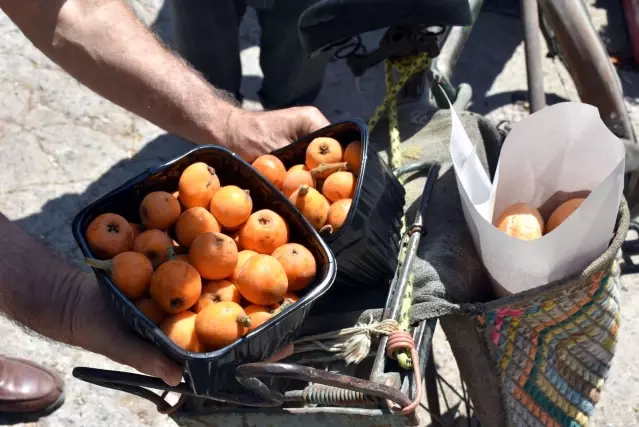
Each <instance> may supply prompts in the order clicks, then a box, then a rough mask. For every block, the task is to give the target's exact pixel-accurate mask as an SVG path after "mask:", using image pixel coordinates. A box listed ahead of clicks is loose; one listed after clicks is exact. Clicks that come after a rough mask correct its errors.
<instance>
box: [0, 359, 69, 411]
mask: <svg viewBox="0 0 639 427" xmlns="http://www.w3.org/2000/svg"><path fill="white" fill-rule="evenodd" d="M62 403H64V383H63V381H62V379H61V378H60V377H59V376H58V375H56V374H55V373H54V372H52V371H50V370H48V369H45V368H42V367H40V366H38V365H36V364H35V363H33V362H30V361H28V360H22V359H13V358H9V357H4V356H0V424H3V423H18V422H21V423H22V422H33V421H35V420H36V419H38V418H40V417H43V416H45V415H49V414H50V413H52V412H53V411H55V410H56V409H58V408H59V407H60V406H62Z"/></svg>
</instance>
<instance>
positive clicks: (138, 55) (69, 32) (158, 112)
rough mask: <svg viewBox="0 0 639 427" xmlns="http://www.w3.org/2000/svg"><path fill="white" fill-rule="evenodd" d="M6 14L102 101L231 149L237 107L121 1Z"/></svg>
mask: <svg viewBox="0 0 639 427" xmlns="http://www.w3.org/2000/svg"><path fill="white" fill-rule="evenodd" d="M0 7H2V9H3V10H4V11H5V12H6V13H7V15H8V16H9V17H10V18H11V19H12V20H13V21H14V22H15V23H16V25H18V27H20V29H21V30H22V31H23V32H24V34H25V35H26V36H27V37H28V38H29V39H30V40H31V42H32V43H33V44H34V45H35V46H36V47H37V48H39V49H40V50H41V51H42V52H44V53H45V54H46V55H47V56H49V57H50V58H51V59H52V60H53V61H54V62H56V63H57V64H58V65H60V66H61V67H62V68H63V69H65V70H66V71H67V72H68V73H69V74H71V75H72V76H73V77H75V78H76V79H77V80H78V81H80V82H81V83H83V84H84V85H86V86H87V87H89V88H90V89H92V90H93V91H95V92H97V93H98V94H100V95H102V96H104V97H105V98H107V99H109V100H111V101H112V102H114V103H116V104H118V105H120V106H122V107H123V108H125V109H127V110H129V111H132V112H134V113H136V114H138V115H140V116H141V117H144V118H146V119H147V120H149V121H151V122H153V123H155V124H156V125H158V126H160V127H162V128H164V129H165V130H167V131H169V132H171V133H174V134H177V135H180V136H182V137H184V138H187V139H189V140H191V141H193V142H195V143H199V144H202V143H214V144H220V145H227V143H229V141H228V137H229V129H228V121H229V115H230V114H231V113H232V112H234V111H235V110H236V107H235V106H234V105H233V104H232V103H231V102H229V101H227V100H225V99H224V96H223V95H222V93H221V92H219V91H217V90H215V89H214V88H212V87H211V86H210V85H209V84H208V83H207V82H206V81H205V80H204V79H203V78H202V77H201V76H200V75H199V74H198V73H197V72H195V71H194V70H192V69H191V68H190V67H189V66H188V65H187V64H185V63H184V62H183V61H182V60H181V59H180V58H178V57H177V56H176V55H174V54H173V53H172V52H170V51H169V50H168V49H166V48H165V47H164V46H163V45H162V44H161V43H160V42H159V41H158V40H157V38H156V37H155V36H154V35H153V34H152V33H151V31H149V30H148V29H147V28H146V26H145V25H144V24H143V23H142V22H141V21H140V20H139V19H138V18H137V17H136V16H135V14H134V13H133V11H132V10H131V9H130V8H129V7H128V6H127V5H126V4H125V3H124V2H123V1H122V0H66V1H65V0H46V1H45V0H20V1H15V0H0ZM231 148H236V147H231Z"/></svg>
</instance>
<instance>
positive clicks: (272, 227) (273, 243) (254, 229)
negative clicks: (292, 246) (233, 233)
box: [239, 209, 289, 255]
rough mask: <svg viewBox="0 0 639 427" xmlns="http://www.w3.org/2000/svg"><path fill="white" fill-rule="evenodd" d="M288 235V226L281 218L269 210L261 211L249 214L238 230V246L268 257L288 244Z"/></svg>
mask: <svg viewBox="0 0 639 427" xmlns="http://www.w3.org/2000/svg"><path fill="white" fill-rule="evenodd" d="M288 234H289V230H288V225H286V222H285V221H284V219H283V218H282V217H281V216H279V215H278V214H277V213H275V212H273V211H272V210H270V209H262V210H259V211H257V212H255V213H253V214H251V216H250V217H249V218H248V220H247V221H246V222H245V223H244V224H243V225H242V227H241V228H240V234H239V237H240V246H241V247H242V248H243V249H249V250H252V251H255V252H257V253H259V254H268V255H270V254H272V253H273V251H274V250H275V249H277V248H278V247H280V246H282V245H283V244H285V243H287V242H288Z"/></svg>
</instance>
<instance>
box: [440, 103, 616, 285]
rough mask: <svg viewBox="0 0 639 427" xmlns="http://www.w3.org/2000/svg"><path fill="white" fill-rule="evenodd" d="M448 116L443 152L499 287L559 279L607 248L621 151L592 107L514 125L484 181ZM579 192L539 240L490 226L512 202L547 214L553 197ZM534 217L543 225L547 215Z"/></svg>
mask: <svg viewBox="0 0 639 427" xmlns="http://www.w3.org/2000/svg"><path fill="white" fill-rule="evenodd" d="M451 116H452V132H451V139H450V152H451V156H452V159H453V165H454V168H455V174H456V177H457V184H458V187H459V193H460V196H461V201H462V207H463V210H464V216H465V218H466V223H467V224H468V227H469V229H470V231H471V234H472V236H473V240H474V243H475V248H476V249H477V252H478V253H479V255H480V256H481V259H482V261H483V263H484V266H485V268H486V270H487V272H488V273H489V274H490V276H492V279H493V280H494V281H495V282H496V283H497V284H498V285H499V286H501V287H502V288H503V289H505V290H506V291H508V292H510V293H517V292H521V291H524V290H527V289H531V288H534V287H537V286H541V285H544V284H546V283H549V282H551V281H554V280H558V279H562V278H565V277H566V276H569V275H572V274H575V273H577V272H579V271H580V270H583V269H584V268H585V267H586V266H587V265H588V264H589V263H591V262H592V261H593V260H594V259H595V258H597V257H598V256H599V255H601V254H602V253H603V252H604V251H605V250H606V249H607V247H608V244H609V242H610V239H611V237H612V233H613V231H614V225H615V221H616V218H617V212H618V209H619V204H620V201H621V197H622V193H623V181H624V155H625V152H624V146H623V143H622V142H621V141H620V140H619V139H618V138H617V137H616V136H615V135H614V134H613V133H612V132H610V131H609V130H608V128H607V127H606V126H605V125H604V123H603V121H602V120H601V118H600V117H599V112H598V110H597V109H596V108H595V107H593V106H590V105H588V104H582V103H575V102H565V103H560V104H556V105H553V106H550V107H546V108H544V109H543V110H541V111H538V112H537V113H535V114H533V115H531V116H528V117H527V118H526V119H524V120H523V121H521V122H519V123H517V124H516V125H515V126H514V127H513V129H512V130H511V132H510V133H509V135H508V137H507V138H506V141H505V142H504V145H503V148H502V150H501V155H500V158H499V163H498V165H497V172H496V175H495V180H494V182H493V183H492V184H491V183H490V178H489V177H488V175H487V173H486V172H485V171H484V168H483V167H482V166H481V163H480V161H479V158H478V156H477V153H476V151H475V147H474V146H473V144H472V143H471V142H470V139H469V138H468V135H467V134H466V132H465V131H464V129H463V127H462V124H461V122H460V121H459V118H458V117H457V115H456V114H455V112H454V111H453V109H452V107H451ZM584 190H587V191H590V194H589V195H588V196H587V198H586V200H585V201H584V203H583V204H582V205H581V206H580V207H579V209H577V210H576V211H575V212H574V213H573V214H572V215H570V216H569V217H568V219H567V220H566V221H564V222H563V223H562V224H561V225H560V226H559V227H558V228H556V229H555V230H553V231H552V232H551V233H548V234H546V235H544V236H543V237H542V238H541V239H537V240H530V241H526V240H519V239H516V238H514V237H511V236H509V235H507V234H506V233H504V232H502V231H501V230H499V229H498V228H497V227H495V226H494V225H492V221H493V218H494V217H495V218H496V217H497V216H498V215H499V214H501V212H503V210H504V209H506V208H507V207H508V206H510V205H512V204H514V203H518V202H526V203H529V204H531V205H532V206H534V207H536V208H540V207H541V206H542V205H543V206H544V207H545V209H546V210H547V208H548V207H549V206H551V205H552V202H550V203H549V202H548V201H549V200H550V199H551V196H553V195H554V196H555V197H557V194H556V193H558V192H566V193H573V192H578V191H584ZM554 207H556V204H555V206H553V208H554ZM550 212H552V210H551V211H550ZM542 214H544V216H545V218H544V219H545V220H547V219H548V215H549V213H544V211H543V210H542ZM499 286H498V288H499Z"/></svg>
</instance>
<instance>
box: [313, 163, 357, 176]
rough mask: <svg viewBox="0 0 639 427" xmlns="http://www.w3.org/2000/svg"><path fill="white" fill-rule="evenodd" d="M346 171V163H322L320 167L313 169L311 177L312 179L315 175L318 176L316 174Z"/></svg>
mask: <svg viewBox="0 0 639 427" xmlns="http://www.w3.org/2000/svg"><path fill="white" fill-rule="evenodd" d="M347 169H348V163H347V162H339V163H322V164H321V165H319V166H318V167H316V168H315V169H312V170H311V176H313V177H314V176H315V175H318V174H320V173H322V172H326V171H332V172H337V171H345V170H347Z"/></svg>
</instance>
